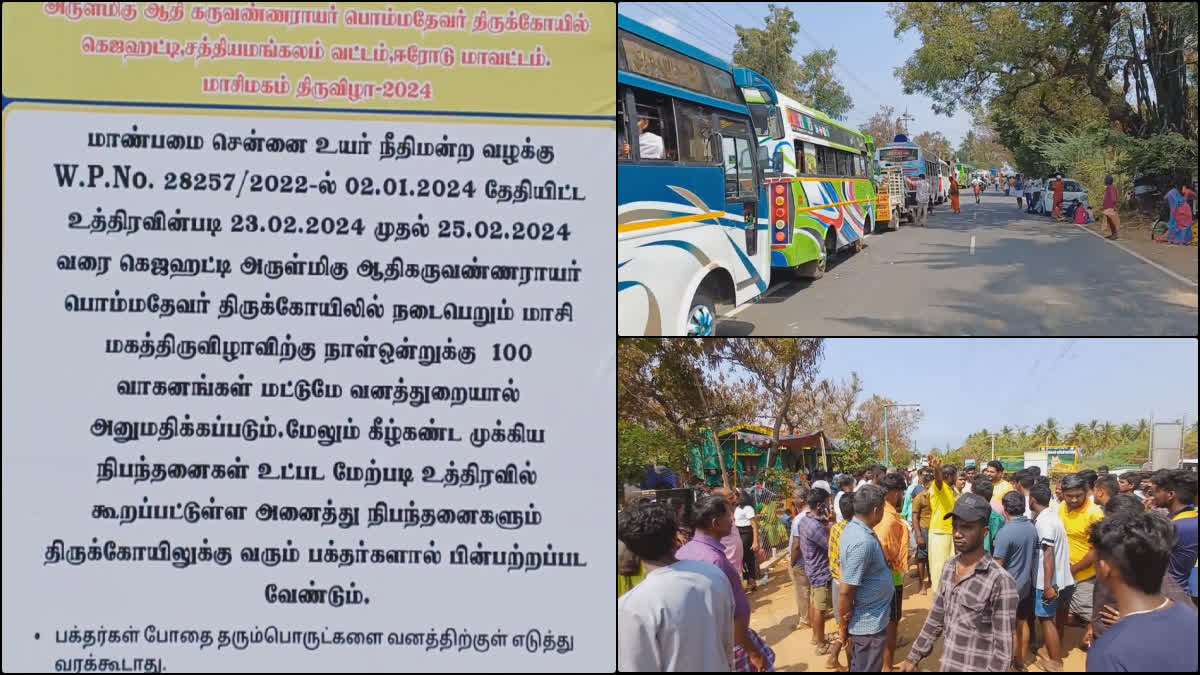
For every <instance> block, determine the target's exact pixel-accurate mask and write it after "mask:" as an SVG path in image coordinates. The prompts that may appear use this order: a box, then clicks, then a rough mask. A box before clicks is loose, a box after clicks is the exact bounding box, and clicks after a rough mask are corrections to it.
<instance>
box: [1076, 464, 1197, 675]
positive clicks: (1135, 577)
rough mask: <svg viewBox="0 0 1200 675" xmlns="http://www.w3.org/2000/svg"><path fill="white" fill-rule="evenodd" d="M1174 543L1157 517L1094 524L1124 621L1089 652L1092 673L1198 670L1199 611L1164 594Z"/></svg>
mask: <svg viewBox="0 0 1200 675" xmlns="http://www.w3.org/2000/svg"><path fill="white" fill-rule="evenodd" d="M1193 480H1194V479H1193ZM1174 539H1175V533H1174V532H1173V531H1172V527H1171V523H1170V521H1167V520H1165V519H1164V518H1162V517H1161V516H1159V515H1157V514H1153V513H1144V512H1143V513H1122V514H1117V515H1114V516H1112V517H1109V518H1104V519H1103V520H1101V521H1100V522H1098V523H1096V524H1095V525H1093V526H1092V528H1091V531H1090V533H1089V535H1088V540H1089V542H1090V544H1091V546H1092V547H1093V550H1094V551H1095V552H1096V555H1095V559H1096V563H1095V567H1096V573H1097V574H1098V575H1099V576H1100V577H1101V578H1102V579H1103V580H1104V583H1105V584H1106V585H1108V586H1109V587H1111V588H1112V590H1113V594H1114V595H1115V596H1116V598H1117V603H1118V605H1119V606H1120V608H1121V610H1120V611H1121V618H1120V620H1119V621H1117V622H1116V623H1115V624H1113V626H1112V627H1111V628H1109V629H1108V632H1106V633H1105V634H1104V636H1103V638H1102V639H1098V640H1096V642H1095V644H1094V645H1093V646H1092V648H1091V649H1090V650H1089V651H1088V655H1087V669H1088V672H1100V671H1141V672H1151V673H1155V672H1186V673H1194V672H1196V667H1197V657H1196V630H1197V622H1196V613H1195V612H1193V611H1192V610H1191V609H1190V608H1188V607H1185V606H1183V605H1180V604H1179V603H1175V602H1171V600H1170V599H1169V598H1167V597H1165V596H1164V595H1163V593H1162V578H1163V572H1164V571H1165V570H1166V569H1167V565H1168V562H1169V561H1170V559H1171V549H1172V547H1173V542H1174Z"/></svg>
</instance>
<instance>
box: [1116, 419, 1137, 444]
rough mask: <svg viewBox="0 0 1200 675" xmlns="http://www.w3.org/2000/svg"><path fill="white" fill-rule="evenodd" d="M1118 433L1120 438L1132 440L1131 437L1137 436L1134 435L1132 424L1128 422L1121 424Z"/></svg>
mask: <svg viewBox="0 0 1200 675" xmlns="http://www.w3.org/2000/svg"><path fill="white" fill-rule="evenodd" d="M1120 434H1121V438H1123V439H1125V440H1127V441H1132V440H1133V439H1135V438H1137V436H1134V432H1133V425H1132V424H1128V423H1126V424H1122V425H1121V429H1120Z"/></svg>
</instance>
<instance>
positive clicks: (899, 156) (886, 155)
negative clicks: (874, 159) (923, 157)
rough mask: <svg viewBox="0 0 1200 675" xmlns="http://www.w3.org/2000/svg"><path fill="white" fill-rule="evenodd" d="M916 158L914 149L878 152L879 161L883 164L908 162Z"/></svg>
mask: <svg viewBox="0 0 1200 675" xmlns="http://www.w3.org/2000/svg"><path fill="white" fill-rule="evenodd" d="M916 158H917V149H916V148H883V149H882V150H880V151H879V159H881V160H883V161H885V162H908V161H911V160H914V159H916Z"/></svg>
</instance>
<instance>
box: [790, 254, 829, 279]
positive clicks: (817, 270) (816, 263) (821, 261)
mask: <svg viewBox="0 0 1200 675" xmlns="http://www.w3.org/2000/svg"><path fill="white" fill-rule="evenodd" d="M828 260H829V256H823V257H821V258H818V259H816V260H809V261H808V262H806V263H802V264H800V265H797V266H796V267H795V270H796V277H797V278H798V279H813V280H816V279H820V278H821V277H823V276H825V263H826V261H828Z"/></svg>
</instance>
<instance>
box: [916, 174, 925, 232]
mask: <svg viewBox="0 0 1200 675" xmlns="http://www.w3.org/2000/svg"><path fill="white" fill-rule="evenodd" d="M928 216H929V181H927V180H925V174H921V175H919V176H917V213H916V218H915V220H914V222H915V223H916V224H917V225H920V226H921V227H925V220H926V218H927V217H928Z"/></svg>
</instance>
